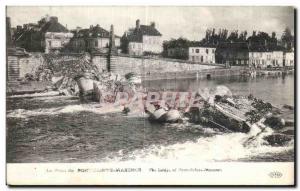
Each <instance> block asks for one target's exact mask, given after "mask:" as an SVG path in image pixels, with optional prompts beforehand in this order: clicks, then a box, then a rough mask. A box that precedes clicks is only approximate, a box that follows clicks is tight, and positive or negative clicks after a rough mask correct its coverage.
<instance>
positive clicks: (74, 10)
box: [6, 6, 296, 185]
mask: <svg viewBox="0 0 300 191" xmlns="http://www.w3.org/2000/svg"><path fill="white" fill-rule="evenodd" d="M295 13H296V10H295V8H294V7H292V6H6V163H7V184H9V185H56V184H58V185H86V184H92V185H294V184H295V182H294V173H295V171H294V163H295V136H296V135H295V128H296V126H295V107H296V105H295V102H296V93H295V87H296V85H295V79H296V76H295V75H296V73H295V64H296V59H295V47H296V45H295V43H296V42H295V35H296V34H295V32H296V30H295V19H296V15H295ZM81 165H83V166H81ZM144 165H145V166H144ZM236 165H237V166H236ZM256 168H257V169H259V170H258V171H256V170H255V169H256ZM264 168H266V170H265V171H263V170H264ZM20 169H26V170H25V171H23V172H24V173H23V175H22V173H20ZM245 172H249V173H248V174H247V173H245ZM258 172H260V173H258ZM101 173H105V174H101ZM231 173H232V174H233V177H235V176H236V177H237V178H236V179H235V180H233V179H230V174H231ZM245 174H247V175H245ZM139 175H140V177H141V179H139V180H137V178H136V177H138V176H139ZM26 176H27V177H32V179H31V180H30V179H28V180H26V181H28V182H26V181H25V180H23V178H24V177H26ZM55 176H57V177H62V178H61V179H60V178H55V180H54V177H55ZM85 176H86V177H89V176H93V178H86V179H83V177H85ZM244 176H245V178H243V177H244ZM256 176H258V177H256ZM47 177H48V178H47ZM68 177H72V178H68ZM78 177H79V178H78ZM80 177H81V178H82V179H80ZM97 177H98V178H99V179H97ZM100 177H101V178H100ZM125 177H126V178H125ZM134 177H135V178H134ZM164 177H165V178H164ZM200 177H205V178H200ZM127 178H128V179H127ZM151 178H153V179H152V180H150V179H151ZM59 179H60V180H59ZM87 179H88V180H87ZM79 180H80V181H79ZM239 180H240V181H239ZM126 181H127V182H126Z"/></svg>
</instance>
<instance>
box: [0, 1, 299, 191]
mask: <svg viewBox="0 0 300 191" xmlns="http://www.w3.org/2000/svg"><path fill="white" fill-rule="evenodd" d="M299 4H300V1H299V0H285V1H282V0H253V1H240V0H215V1H212V0H202V1H201V2H200V1H197V0H165V1H164V2H162V1H161V0H151V1H141V0H126V1H124V0H102V1H101V3H100V2H98V1H96V0H84V1H83V0H70V1H67V0H43V1H41V0H29V1H25V0H0V26H1V27H0V39H1V41H0V42H1V43H0V58H1V64H2V67H3V68H2V69H1V70H0V78H1V83H0V88H1V93H0V96H1V100H2V101H1V102H0V104H1V107H0V112H1V119H2V120H1V132H0V138H1V141H2V144H1V146H2V148H1V149H0V156H1V157H0V164H1V168H0V177H1V179H0V182H1V184H0V188H1V190H8V189H11V188H8V187H7V186H6V185H5V145H6V143H5V133H6V132H5V130H6V124H5V81H6V80H5V76H6V73H5V64H6V62H5V6H6V5H28V6H29V5H40V6H41V5H52V6H55V5H56V6H60V5H173V6H176V5H180V6H192V5H198V6H201V5H208V6H224V5H225V6H229V5H234V6H241V5H242V6H247V5H249V6H251V5H255V6H260V5H269V6H278V5H279V6H295V7H296V8H297V9H299V7H300V5H299ZM298 15H299V10H298ZM296 26H297V27H298V26H299V19H297V23H296ZM298 30H299V29H298ZM297 35H298V33H297ZM298 39H299V38H298ZM297 44H298V41H297ZM298 53H299V48H298V50H297V55H299V54H298ZM298 67H299V65H298ZM298 71H299V68H298ZM297 76H298V72H297ZM298 79H299V77H298ZM297 84H298V86H297V89H299V81H298V82H297ZM297 94H298V93H297ZM297 107H298V105H297ZM298 117H299V112H298V114H297V118H298ZM297 132H298V134H297V137H298V139H299V130H298V131H297ZM298 149H299V147H297V153H299V152H298V151H299V150H298ZM298 159H299V157H298ZM298 162H299V161H298ZM298 165H299V164H298ZM298 177H299V176H298ZM297 182H298V181H297ZM32 189H34V190H42V189H41V188H18V190H32ZM50 189H51V188H44V189H43V190H50ZM67 189H68V188H61V189H56V190H67ZM71 189H72V190H79V189H80V188H71ZM84 189H86V188H84ZM102 189H105V190H107V188H102ZM119 189H120V188H117V189H116V190H119ZM132 189H134V188H130V190H132ZM171 189H172V188H171ZM263 189H265V188H263ZM210 190H216V189H210ZM256 190H258V189H256Z"/></svg>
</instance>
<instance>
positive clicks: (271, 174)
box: [269, 171, 282, 178]
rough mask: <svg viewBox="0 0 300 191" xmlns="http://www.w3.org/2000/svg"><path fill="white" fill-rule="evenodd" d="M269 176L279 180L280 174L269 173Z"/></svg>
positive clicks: (276, 172)
mask: <svg viewBox="0 0 300 191" xmlns="http://www.w3.org/2000/svg"><path fill="white" fill-rule="evenodd" d="M269 176H270V177H271V178H281V177H282V173H281V172H279V171H273V172H270V173H269Z"/></svg>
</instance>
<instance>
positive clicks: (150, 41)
mask: <svg viewBox="0 0 300 191" xmlns="http://www.w3.org/2000/svg"><path fill="white" fill-rule="evenodd" d="M126 36H127V39H128V41H129V42H128V53H129V54H130V55H138V56H141V55H143V54H145V53H150V54H152V53H153V54H160V53H161V52H162V50H163V47H162V39H161V37H162V35H161V33H160V32H159V31H158V30H157V29H156V28H155V23H154V22H152V23H151V25H140V20H137V21H136V27H135V28H134V29H131V30H129V32H128V34H126Z"/></svg>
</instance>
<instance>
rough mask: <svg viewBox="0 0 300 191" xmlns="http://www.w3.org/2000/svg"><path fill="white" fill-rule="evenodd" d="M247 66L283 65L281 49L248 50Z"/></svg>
mask: <svg viewBox="0 0 300 191" xmlns="http://www.w3.org/2000/svg"><path fill="white" fill-rule="evenodd" d="M249 66H250V67H255V68H269V67H283V51H250V52H249Z"/></svg>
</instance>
